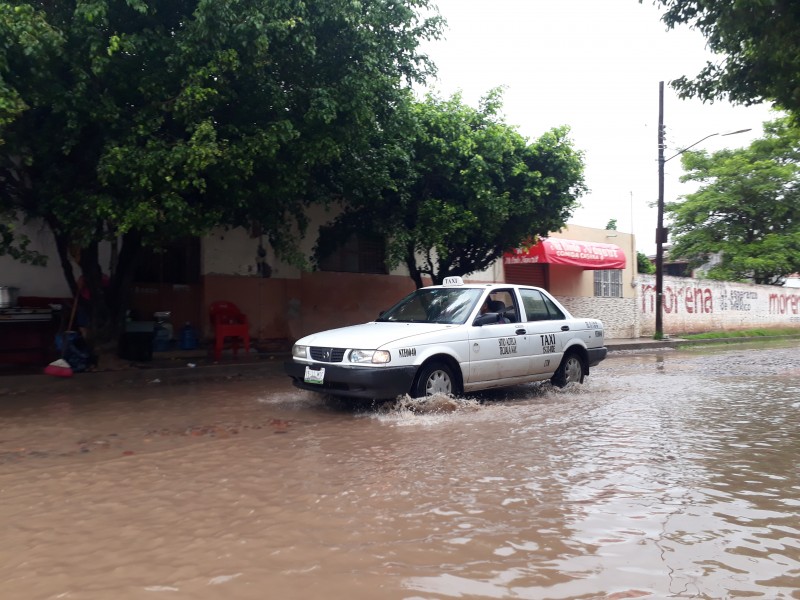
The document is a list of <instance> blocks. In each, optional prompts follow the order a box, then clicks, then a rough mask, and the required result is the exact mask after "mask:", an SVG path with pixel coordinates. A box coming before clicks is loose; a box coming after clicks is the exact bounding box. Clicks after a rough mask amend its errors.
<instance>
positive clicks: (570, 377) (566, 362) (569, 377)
mask: <svg viewBox="0 0 800 600" xmlns="http://www.w3.org/2000/svg"><path fill="white" fill-rule="evenodd" d="M585 376H586V373H585V369H584V366H583V361H582V360H581V357H580V356H578V354H577V353H575V352H569V353H567V354H566V355H565V356H564V359H563V360H562V361H561V364H560V365H558V369H556V372H555V374H554V375H553V377H552V378H551V379H550V381H551V382H552V384H553V385H554V386H556V387H561V388H563V387H565V386H566V385H567V384H569V383H583V378H584V377H585Z"/></svg>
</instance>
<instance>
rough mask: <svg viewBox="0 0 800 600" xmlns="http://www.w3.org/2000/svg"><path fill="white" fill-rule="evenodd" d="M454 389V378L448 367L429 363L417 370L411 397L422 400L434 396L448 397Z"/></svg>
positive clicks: (442, 364)
mask: <svg viewBox="0 0 800 600" xmlns="http://www.w3.org/2000/svg"><path fill="white" fill-rule="evenodd" d="M455 387H456V384H455V378H454V377H453V372H452V370H451V369H450V367H448V366H447V365H446V364H444V363H438V362H437V363H429V364H426V365H423V366H422V368H421V369H420V370H419V374H418V375H417V380H416V381H415V382H414V389H413V390H412V396H413V397H414V398H424V397H425V396H433V395H434V394H445V395H448V396H449V395H451V394H453V393H454V392H455Z"/></svg>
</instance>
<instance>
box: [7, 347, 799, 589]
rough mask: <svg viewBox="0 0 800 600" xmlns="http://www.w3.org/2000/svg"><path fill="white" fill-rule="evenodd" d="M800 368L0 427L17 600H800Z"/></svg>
mask: <svg viewBox="0 0 800 600" xmlns="http://www.w3.org/2000/svg"><path fill="white" fill-rule="evenodd" d="M797 350H798V348H797V346H794V347H784V348H773V349H769V348H767V349H759V350H757V355H756V354H754V352H753V351H745V350H741V349H725V350H723V351H720V350H715V351H693V352H676V351H671V352H664V353H660V354H652V355H651V354H631V355H628V356H623V357H614V358H611V359H609V360H607V361H605V362H604V363H603V364H602V365H601V366H600V367H599V368H597V369H596V370H593V373H592V376H591V377H590V378H589V379H588V380H587V384H586V385H584V386H575V387H572V388H570V389H566V390H558V389H554V388H552V387H550V386H549V385H532V386H522V387H519V388H514V389H512V390H504V391H496V392H486V393H483V394H480V395H476V396H471V397H470V398H466V399H456V400H452V399H448V398H434V399H432V400H426V401H415V400H410V399H408V398H405V399H400V400H398V401H396V402H393V403H386V404H381V405H375V406H372V405H369V404H364V405H359V406H357V407H353V406H352V405H351V404H349V403H346V402H341V401H336V400H326V399H320V398H318V397H315V396H314V395H312V394H308V393H306V392H299V391H297V390H294V389H293V388H291V387H290V386H289V385H288V384H287V383H286V382H285V381H284V380H283V378H282V377H279V376H277V375H276V377H274V378H268V379H266V380H265V381H259V382H236V383H232V384H228V385H223V384H213V385H205V386H200V385H186V386H175V387H171V388H169V387H166V388H158V387H148V388H146V389H138V390H123V391H118V390H115V391H114V392H108V391H105V392H96V393H89V394H83V395H81V396H70V395H69V394H62V395H60V396H58V397H49V398H38V397H33V396H31V395H26V396H20V397H15V398H13V399H8V400H7V401H5V402H4V403H3V404H2V405H0V418H1V419H2V422H3V429H2V433H0V500H1V501H0V517H2V518H1V519H0V534H2V540H3V545H2V547H0V594H2V597H3V598H20V599H38V598H42V599H44V598H73V599H81V600H83V599H104V600H105V599H109V598H114V599H121V600H127V599H138V598H154V597H155V598H158V597H164V598H191V599H199V600H204V599H207V598H208V599H210V598H215V599H216V598H235V599H239V598H241V599H249V598H254V599H256V598H258V599H263V598H347V599H360V598H364V599H367V598H369V599H372V598H531V599H540V598H560V599H568V598H611V599H622V598H645V597H650V598H664V597H683V598H732V597H762V598H800V592H798V590H799V589H800V530H799V529H798V528H800V521H799V520H798V512H800V475H799V473H800V465H799V464H798V462H799V460H798V457H800V436H798V435H797V431H798V430H799V429H800V400H798V399H799V398H800V364H798V360H799V359H798V358H797V356H798V353H797Z"/></svg>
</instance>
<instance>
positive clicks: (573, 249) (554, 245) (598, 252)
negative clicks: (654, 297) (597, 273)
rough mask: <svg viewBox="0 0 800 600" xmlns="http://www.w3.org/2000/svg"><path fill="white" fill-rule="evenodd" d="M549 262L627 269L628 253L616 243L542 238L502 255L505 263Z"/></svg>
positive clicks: (586, 266)
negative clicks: (626, 255)
mask: <svg viewBox="0 0 800 600" xmlns="http://www.w3.org/2000/svg"><path fill="white" fill-rule="evenodd" d="M536 263H550V264H552V265H571V266H573V267H581V268H583V269H624V268H625V253H624V252H623V251H622V248H620V247H619V246H616V245H614V244H603V243H600V242H576V241H573V240H565V239H562V238H543V239H540V240H539V242H538V243H536V244H534V245H533V246H530V247H528V248H517V249H515V250H514V251H513V252H506V253H505V254H504V255H503V264H505V265H520V264H536Z"/></svg>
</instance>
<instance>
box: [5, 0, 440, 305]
mask: <svg viewBox="0 0 800 600" xmlns="http://www.w3.org/2000/svg"><path fill="white" fill-rule="evenodd" d="M429 4H430V2H429V0H360V1H358V2H353V1H351V0H326V1H325V2H302V1H301V0H214V1H207V0H185V1H183V0H177V1H176V0H80V1H79V0H65V1H62V2H39V1H28V2H25V1H20V0H0V40H2V41H0V143H1V145H0V214H7V215H8V214H16V215H18V216H21V217H24V218H40V219H42V220H43V221H45V222H46V223H47V224H48V225H49V227H50V228H51V229H52V231H53V233H54V236H55V239H56V245H57V247H58V250H59V256H60V259H61V264H62V266H63V267H64V270H65V276H66V278H67V281H68V283H69V284H70V286H71V287H72V288H73V290H74V289H75V279H76V278H75V276H74V275H73V273H72V268H71V265H70V261H69V260H68V256H69V254H68V253H69V250H70V248H77V249H79V250H80V265H81V268H82V270H83V272H84V274H85V275H86V278H87V283H88V285H89V286H90V288H91V289H92V297H93V298H100V297H102V294H103V290H102V289H101V286H100V278H99V276H98V275H96V273H97V272H98V269H97V257H98V251H97V245H98V243H99V242H101V241H103V240H112V239H113V240H121V241H122V246H121V248H120V251H119V254H118V260H117V262H116V264H115V265H112V273H110V275H111V285H110V286H109V288H108V293H109V294H110V295H111V296H112V299H111V300H112V304H114V305H115V306H117V307H120V308H123V307H124V306H123V304H122V301H123V300H124V297H125V292H124V290H125V287H126V285H129V284H130V278H131V276H132V275H131V266H132V265H133V264H134V263H135V260H136V256H137V254H138V251H139V249H140V248H141V247H142V245H148V244H153V245H157V244H159V243H160V241H161V240H164V239H174V238H176V237H179V236H184V235H200V234H202V233H205V232H207V231H208V230H209V229H210V228H212V227H214V226H218V225H224V226H240V225H244V226H253V227H258V228H259V229H260V230H261V231H262V232H264V234H265V236H266V237H267V238H268V240H269V241H270V243H271V244H272V246H273V247H274V248H275V250H276V252H277V253H278V255H279V256H282V257H284V258H289V259H291V258H292V257H296V256H298V255H297V254H295V253H294V251H295V248H296V241H297V239H298V235H301V234H302V232H303V229H304V227H305V225H306V221H305V213H306V211H305V208H306V206H307V205H308V204H309V203H310V202H314V201H318V200H319V197H318V196H317V195H316V192H317V191H318V189H319V188H318V187H317V186H316V185H315V182H316V181H317V180H318V179H321V178H322V179H324V178H325V172H326V170H327V169H329V168H330V166H331V165H332V164H333V163H334V162H335V161H336V160H338V158H339V157H340V155H341V154H342V153H343V152H345V151H347V152H352V151H353V150H354V149H356V148H359V146H360V145H363V144H364V143H365V141H366V140H367V139H369V136H370V135H372V134H374V132H375V131H376V130H378V129H379V128H380V127H381V123H382V122H383V121H385V120H386V119H387V118H388V116H389V115H390V114H391V113H392V112H393V110H395V106H396V105H397V103H398V101H400V100H402V98H403V97H404V96H403V89H404V88H405V87H407V85H408V84H409V83H411V82H415V81H422V80H424V78H425V76H426V75H427V74H428V73H430V70H431V65H429V63H428V61H427V60H426V57H425V56H423V55H421V54H420V52H419V51H418V44H419V42H420V41H421V40H423V39H425V38H431V37H436V36H438V35H439V33H440V29H441V20H440V19H439V18H438V17H435V16H434V17H426V18H422V17H420V15H421V14H422V13H423V11H427V10H428V9H429V8H430V6H429ZM0 234H4V235H5V238H4V239H5V240H6V247H7V248H10V247H12V246H11V242H10V240H11V238H12V236H13V231H12V230H11V229H10V228H7V229H6V230H4V231H0ZM19 250H20V248H19V246H18V247H17V251H19Z"/></svg>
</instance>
